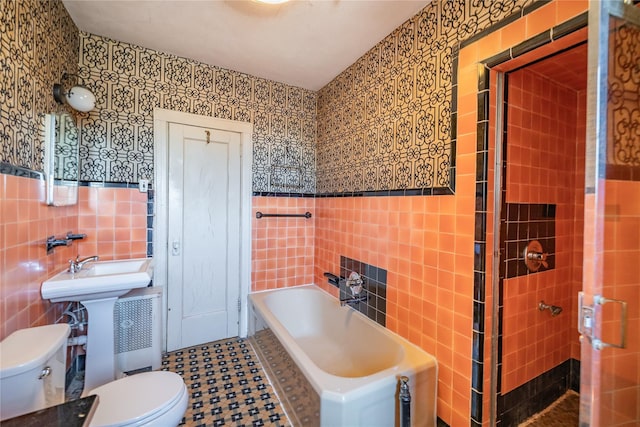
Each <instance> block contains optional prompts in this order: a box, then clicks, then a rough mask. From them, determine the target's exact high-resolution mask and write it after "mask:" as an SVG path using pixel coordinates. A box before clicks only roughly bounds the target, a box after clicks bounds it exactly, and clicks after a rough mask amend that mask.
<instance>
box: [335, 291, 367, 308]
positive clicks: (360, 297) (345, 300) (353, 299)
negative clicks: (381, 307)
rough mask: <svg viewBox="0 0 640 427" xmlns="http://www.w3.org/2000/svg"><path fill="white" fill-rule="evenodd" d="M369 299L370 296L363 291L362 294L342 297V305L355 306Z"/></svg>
mask: <svg viewBox="0 0 640 427" xmlns="http://www.w3.org/2000/svg"><path fill="white" fill-rule="evenodd" d="M367 299H368V297H367V294H366V292H363V293H361V294H360V295H356V296H353V297H351V298H340V307H344V306H345V305H349V306H350V307H353V306H355V305H356V304H358V303H361V302H365V301H366V300H367Z"/></svg>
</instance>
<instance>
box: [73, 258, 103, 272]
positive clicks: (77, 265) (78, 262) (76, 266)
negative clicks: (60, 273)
mask: <svg viewBox="0 0 640 427" xmlns="http://www.w3.org/2000/svg"><path fill="white" fill-rule="evenodd" d="M98 259H99V257H98V255H93V256H88V257H86V258H83V259H80V255H78V256H77V257H76V259H75V260H73V259H70V260H69V273H77V272H78V271H80V270H82V267H84V265H85V264H86V263H88V262H91V261H97V260H98Z"/></svg>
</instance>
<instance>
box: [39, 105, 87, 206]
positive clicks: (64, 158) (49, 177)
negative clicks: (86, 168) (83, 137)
mask: <svg viewBox="0 0 640 427" xmlns="http://www.w3.org/2000/svg"><path fill="white" fill-rule="evenodd" d="M78 145H79V141H78V128H77V126H76V123H75V120H74V118H73V116H71V115H70V114H69V113H52V114H46V115H45V122H44V176H45V181H46V187H47V189H46V193H45V194H46V203H47V205H51V206H69V205H75V204H76V203H77V202H78V174H79V169H78Z"/></svg>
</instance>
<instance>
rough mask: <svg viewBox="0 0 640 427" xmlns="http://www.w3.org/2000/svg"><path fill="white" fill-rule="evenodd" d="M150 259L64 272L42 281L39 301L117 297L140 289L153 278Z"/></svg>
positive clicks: (90, 265)
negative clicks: (75, 271)
mask: <svg viewBox="0 0 640 427" xmlns="http://www.w3.org/2000/svg"><path fill="white" fill-rule="evenodd" d="M152 261H153V259H152V258H139V259H126V260H117V261H97V262H89V263H87V264H85V266H84V268H83V269H82V270H80V271H78V272H77V273H69V272H68V271H66V270H65V271H63V272H61V273H58V274H56V275H55V276H53V277H52V278H50V279H48V280H45V281H44V282H42V288H41V290H40V292H41V294H42V298H44V299H48V300H51V301H52V302H61V301H80V302H81V301H87V300H95V299H102V298H116V297H119V296H120V295H124V294H126V293H127V292H129V291H130V290H131V289H135V288H143V287H145V286H147V285H148V284H149V282H150V281H151V278H152V276H153V267H152Z"/></svg>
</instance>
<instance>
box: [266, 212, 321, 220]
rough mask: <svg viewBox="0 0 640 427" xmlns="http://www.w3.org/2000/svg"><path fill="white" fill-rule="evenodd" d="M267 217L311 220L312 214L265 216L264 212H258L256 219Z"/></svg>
mask: <svg viewBox="0 0 640 427" xmlns="http://www.w3.org/2000/svg"><path fill="white" fill-rule="evenodd" d="M267 217H287V218H311V212H305V213H303V214H263V213H262V212H256V218H258V219H260V218H267Z"/></svg>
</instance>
